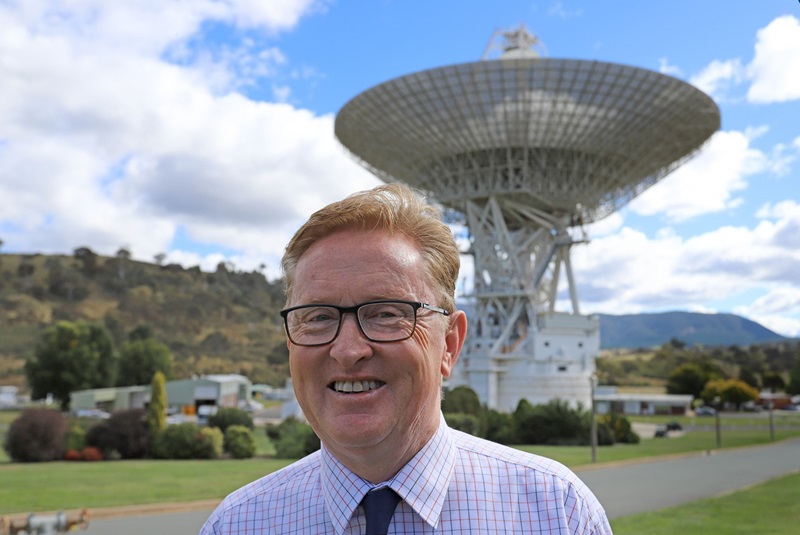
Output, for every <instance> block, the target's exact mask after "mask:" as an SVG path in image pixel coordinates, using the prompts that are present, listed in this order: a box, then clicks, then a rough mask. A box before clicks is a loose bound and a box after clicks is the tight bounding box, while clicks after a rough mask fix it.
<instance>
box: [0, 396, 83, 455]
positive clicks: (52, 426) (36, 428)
mask: <svg viewBox="0 0 800 535" xmlns="http://www.w3.org/2000/svg"><path fill="white" fill-rule="evenodd" d="M66 433H67V419H66V418H64V415H63V414H61V412H59V411H57V410H51V409H25V410H24V411H22V413H21V414H20V415H19V416H18V417H17V419H16V420H14V421H13V422H11V425H10V426H9V428H8V431H7V432H6V440H5V443H4V444H3V448H4V449H5V450H6V453H8V456H9V457H10V458H11V459H12V460H14V461H18V462H23V463H30V462H43V461H55V460H59V459H63V458H64V440H65V436H66Z"/></svg>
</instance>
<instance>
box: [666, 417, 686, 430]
mask: <svg viewBox="0 0 800 535" xmlns="http://www.w3.org/2000/svg"><path fill="white" fill-rule="evenodd" d="M666 428H667V431H682V430H683V426H682V425H681V423H680V422H679V421H677V420H670V421H669V422H667V425H666Z"/></svg>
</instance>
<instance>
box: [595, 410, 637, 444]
mask: <svg viewBox="0 0 800 535" xmlns="http://www.w3.org/2000/svg"><path fill="white" fill-rule="evenodd" d="M598 420H599V422H600V423H601V424H605V425H607V426H608V427H609V429H610V430H611V433H612V436H613V440H614V442H623V443H625V444H638V443H639V440H640V438H639V435H637V434H636V432H635V431H634V430H633V427H632V426H631V422H630V421H629V420H628V419H627V418H625V417H624V416H620V415H619V414H613V413H612V414H606V415H603V416H602V417H600V418H599V419H598Z"/></svg>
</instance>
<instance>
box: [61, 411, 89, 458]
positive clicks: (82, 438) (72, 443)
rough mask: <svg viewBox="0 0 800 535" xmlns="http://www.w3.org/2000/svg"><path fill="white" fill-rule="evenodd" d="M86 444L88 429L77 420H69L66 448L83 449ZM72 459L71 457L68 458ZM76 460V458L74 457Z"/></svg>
mask: <svg viewBox="0 0 800 535" xmlns="http://www.w3.org/2000/svg"><path fill="white" fill-rule="evenodd" d="M85 446H86V430H85V429H84V428H83V426H81V424H80V423H79V422H77V421H75V420H71V421H69V424H68V428H67V435H66V438H65V441H64V448H65V449H66V450H67V453H69V450H75V451H76V452H79V451H81V450H82V449H83V448H84V447H85ZM68 460H70V459H68ZM72 460H74V459H72Z"/></svg>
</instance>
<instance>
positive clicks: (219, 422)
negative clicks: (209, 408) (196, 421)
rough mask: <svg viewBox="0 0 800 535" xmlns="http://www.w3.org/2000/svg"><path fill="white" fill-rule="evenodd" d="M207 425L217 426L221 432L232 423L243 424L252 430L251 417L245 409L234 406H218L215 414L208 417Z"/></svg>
mask: <svg viewBox="0 0 800 535" xmlns="http://www.w3.org/2000/svg"><path fill="white" fill-rule="evenodd" d="M208 425H209V427H218V428H219V430H220V431H222V432H223V433H224V432H225V431H226V430H227V429H228V427H230V426H232V425H243V426H245V427H246V428H248V429H250V430H253V429H255V427H256V426H255V425H254V424H253V418H252V417H251V416H250V414H248V413H247V412H246V411H243V410H242V409H237V408H234V407H220V408H219V410H218V411H217V412H216V414H212V415H211V416H209V417H208Z"/></svg>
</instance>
